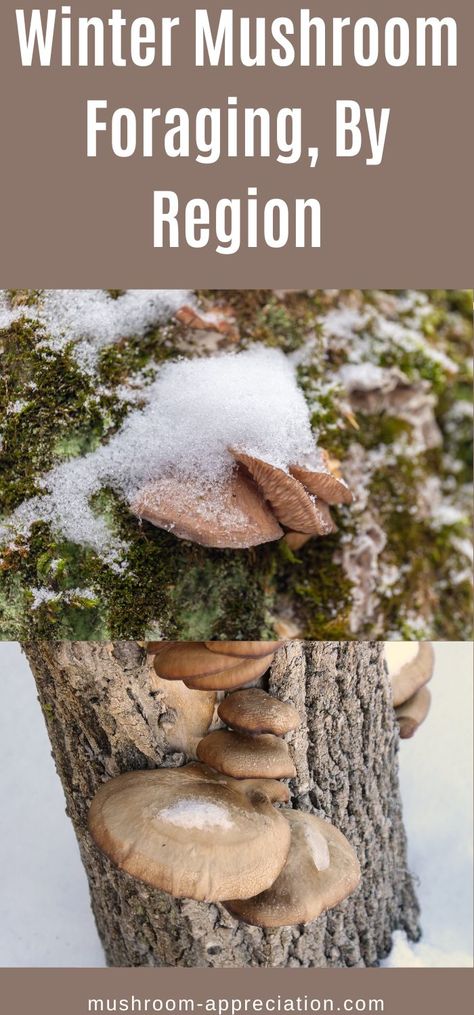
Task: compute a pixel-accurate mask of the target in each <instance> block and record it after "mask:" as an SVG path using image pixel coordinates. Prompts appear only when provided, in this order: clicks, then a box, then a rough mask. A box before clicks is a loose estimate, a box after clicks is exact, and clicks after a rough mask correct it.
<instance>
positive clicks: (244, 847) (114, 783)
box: [89, 769, 290, 902]
mask: <svg viewBox="0 0 474 1015" xmlns="http://www.w3.org/2000/svg"><path fill="white" fill-rule="evenodd" d="M286 826H287V822H286V821H285V818H284V817H283V816H282V814H281V812H280V811H278V810H276V809H275V808H274V807H273V806H272V804H271V803H270V801H269V799H268V797H267V796H266V795H265V794H264V793H262V792H261V791H260V790H256V789H253V788H252V789H249V790H248V791H247V792H246V793H245V792H242V790H241V789H240V790H236V789H234V788H233V787H232V786H231V785H230V783H226V784H223V783H221V782H216V781H215V780H211V779H209V778H208V777H206V775H205V774H204V773H200V774H199V775H197V774H193V775H192V776H191V777H190V776H189V775H187V774H186V771H185V770H184V769H156V770H155V771H140V772H128V773H126V774H125V775H120V776H118V777H117V778H116V779H111V780H110V781H109V782H106V783H104V785H103V786H101V787H100V789H99V791H98V792H97V794H96V796H95V797H94V800H93V801H92V805H91V808H90V811H89V829H90V832H91V834H92V836H93V838H94V840H95V842H96V843H97V845H98V846H99V847H100V849H101V850H102V851H103V852H104V853H105V854H106V855H107V856H108V857H109V858H110V859H111V860H112V861H113V863H115V864H116V866H117V867H119V868H120V870H123V871H126V873H127V874H131V875H132V876H133V877H135V878H139V879H140V880H141V881H145V882H146V883H147V884H149V885H153V886H154V887H156V888H161V889H162V890H163V891H165V892H169V893H170V894H171V895H174V896H175V898H190V899H197V900H200V901H208V902H213V901H219V900H222V899H224V898H227V897H228V895H229V889H230V894H231V895H233V894H234V893H236V897H238V898H240V897H241V896H242V895H254V894H256V893H257V892H260V891H263V890H264V888H268V887H269V886H270V885H271V884H272V883H273V881H274V880H275V878H276V877H278V874H279V873H280V871H281V869H282V867H283V865H284V863H285V860H286V857H287V855H288V850H289V844H290V833H289V829H288V830H287V827H286Z"/></svg>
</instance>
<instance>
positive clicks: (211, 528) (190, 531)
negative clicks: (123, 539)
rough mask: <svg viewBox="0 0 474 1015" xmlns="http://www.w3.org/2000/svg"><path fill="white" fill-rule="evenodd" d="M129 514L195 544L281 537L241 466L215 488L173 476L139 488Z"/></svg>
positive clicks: (234, 545)
mask: <svg viewBox="0 0 474 1015" xmlns="http://www.w3.org/2000/svg"><path fill="white" fill-rule="evenodd" d="M130 506H131V510H132V512H133V514H135V515H137V516H138V517H139V518H143V519H145V521H147V522H151V523H152V525H157V526H158V527H159V528H162V529H166V530H167V531H168V532H172V533H173V534H174V535H175V536H179V537H180V538H181V539H190V540H192V542H194V543H199V544H200V545H201V546H213V547H218V548H226V547H229V548H231V549H243V548H246V547H248V546H258V545H259V544H260V543H268V542H271V541H272V540H274V539H280V537H281V536H282V535H283V532H282V529H281V528H280V526H279V524H278V522H277V520H276V518H275V517H274V515H273V513H272V511H270V509H269V507H268V505H267V504H265V501H264V500H263V497H262V496H261V495H260V493H259V491H258V489H257V487H256V486H255V484H254V483H252V482H251V481H250V480H249V479H248V478H247V476H245V475H244V474H243V472H242V470H240V469H238V470H237V471H234V472H233V474H232V476H231V477H230V478H229V479H228V480H227V481H226V482H225V483H222V484H219V485H217V486H216V487H215V488H211V487H209V488H204V487H203V485H202V483H201V482H200V481H199V480H193V479H191V478H181V477H178V476H170V477H164V478H162V479H157V480H155V481H154V482H152V483H148V484H147V485H146V486H144V487H143V488H142V489H141V490H140V491H139V492H138V493H137V495H136V497H135V498H134V500H133V501H132V503H131V505H130Z"/></svg>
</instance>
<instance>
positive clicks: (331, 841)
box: [225, 810, 360, 927]
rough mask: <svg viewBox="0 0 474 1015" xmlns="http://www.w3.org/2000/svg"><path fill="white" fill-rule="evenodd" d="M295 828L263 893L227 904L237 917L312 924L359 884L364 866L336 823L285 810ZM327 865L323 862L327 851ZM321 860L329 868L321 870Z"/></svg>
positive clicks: (260, 923) (257, 921) (259, 924)
mask: <svg viewBox="0 0 474 1015" xmlns="http://www.w3.org/2000/svg"><path fill="white" fill-rule="evenodd" d="M281 813H284V814H285V816H286V819H287V821H288V822H289V824H290V826H291V846H290V852H289V855H288V859H287V861H286V864H285V866H284V868H283V870H282V872H281V874H280V875H279V877H278V878H277V879H276V881H275V882H274V883H273V885H272V886H271V888H268V889H267V890H266V891H265V892H262V893H261V895H257V896H256V897H254V898H248V899H244V900H241V899H232V901H230V902H229V901H227V902H226V903H225V906H226V909H228V910H229V912H230V913H232V915H233V916H236V917H238V918H239V919H240V920H244V921H245V922H246V923H250V924H254V925H255V926H257V927H290V926H292V925H293V924H297V923H310V922H311V921H312V920H316V919H317V917H318V916H320V915H321V913H324V912H325V910H326V909H332V907H333V906H337V904H338V903H339V902H342V900H343V899H345V898H347V896H348V895H350V894H351V893H352V892H353V891H354V890H355V889H356V888H357V885H358V884H359V881H360V867H359V863H358V860H357V857H356V855H355V853H354V850H353V849H352V846H351V845H350V844H349V842H348V841H347V839H346V837H345V836H344V835H343V834H342V832H339V831H338V829H337V828H335V827H334V825H331V824H329V822H327V821H323V820H322V818H317V817H315V815H313V814H307V813H306V812H305V811H293V810H287V811H283V812H281ZM321 839H322V840H323V841H324V842H325V843H326V845H327V848H328V852H329V866H325V863H327V859H325V851H324V848H323V845H322V842H321ZM318 864H320V865H321V864H322V866H323V868H325V869H318V866H317V865H318Z"/></svg>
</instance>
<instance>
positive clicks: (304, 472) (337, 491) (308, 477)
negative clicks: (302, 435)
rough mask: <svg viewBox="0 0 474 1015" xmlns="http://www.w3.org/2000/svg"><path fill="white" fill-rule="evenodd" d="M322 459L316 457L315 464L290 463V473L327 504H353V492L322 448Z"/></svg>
mask: <svg viewBox="0 0 474 1015" xmlns="http://www.w3.org/2000/svg"><path fill="white" fill-rule="evenodd" d="M319 454H320V456H321V457H320V461H319V462H318V461H317V459H316V458H315V461H314V464H313V463H311V462H309V463H308V464H307V465H306V464H305V465H303V464H298V465H290V473H291V475H292V476H294V477H295V479H299V481H300V483H302V484H303V486H305V487H306V489H307V490H309V492H310V493H312V494H314V495H315V496H316V497H320V498H321V500H324V501H325V502H326V504H352V500H353V497H352V493H351V491H350V490H349V487H348V486H347V483H345V482H344V480H343V479H342V477H341V475H340V474H339V471H338V470H337V469H336V468H335V466H334V465H333V463H332V460H331V459H330V457H329V455H328V454H327V452H326V451H322V450H320V452H319Z"/></svg>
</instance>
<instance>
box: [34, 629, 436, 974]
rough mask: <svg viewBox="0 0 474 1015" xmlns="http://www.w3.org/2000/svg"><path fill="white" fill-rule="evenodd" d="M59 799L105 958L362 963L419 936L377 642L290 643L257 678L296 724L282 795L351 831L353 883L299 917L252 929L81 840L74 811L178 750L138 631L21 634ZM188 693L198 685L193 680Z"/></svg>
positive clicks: (170, 715)
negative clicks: (357, 877)
mask: <svg viewBox="0 0 474 1015" xmlns="http://www.w3.org/2000/svg"><path fill="white" fill-rule="evenodd" d="M25 651H26V653H27V656H28V659H29V661H30V664H31V667H32V670H33V673H34V676H35V679H36V684H37V688H38V693H39V699H40V703H41V706H42V709H43V713H44V716H45V720H46V723H47V726H48V731H49V735H50V738H51V743H52V747H53V755H54V758H55V761H56V765H57V769H58V773H59V775H60V777H61V780H62V783H63V787H64V791H65V794H66V800H67V811H68V814H69V816H70V817H71V820H72V821H73V824H74V828H75V831H76V834H77V838H78V841H79V847H80V850H81V855H82V859H83V862H84V866H85V868H86V871H87V875H88V878H89V884H90V891H91V899H92V907H93V910H94V914H95V918H96V921H97V926H98V929H99V934H100V936H101V939H102V941H103V944H104V948H105V953H106V957H107V962H108V963H109V964H110V965H112V966H139V965H140V966H141V965H149V966H211V967H212V966H214V967H215V966H217V967H222V966H224V967H229V966H234V967H236V966H237V967H238V966H244V965H245V966H246V965H250V966H372V965H375V964H377V962H378V961H379V960H380V959H381V958H383V957H384V956H385V955H387V953H388V952H389V950H390V947H391V937H392V933H393V931H394V930H396V929H399V928H401V929H403V930H405V931H406V932H407V934H408V936H409V937H410V938H411V939H412V940H416V939H417V937H418V936H419V929H418V905H417V901H416V897H415V894H414V890H413V884H412V879H411V876H410V874H409V872H408V870H407V859H406V840H405V833H404V829H403V823H402V814H401V802H400V794H399V786H398V771H397V750H398V733H397V728H396V724H395V722H394V714H393V708H392V704H391V694H390V688H389V684H388V678H387V676H386V673H385V667H384V663H383V657H382V646H381V644H380V643H377V642H359V643H356V642H306V643H302V642H294V643H291V644H288V645H287V646H285V647H284V648H283V649H281V650H280V651H279V652H277V654H276V656H275V659H274V664H273V666H272V669H271V671H270V673H269V674H268V675H267V677H266V678H264V686H267V688H268V690H270V691H271V692H272V693H274V694H276V695H278V696H279V697H281V698H282V699H288V700H291V701H292V702H293V703H294V704H295V705H296V707H297V708H298V710H299V711H300V714H301V717H302V720H303V722H302V725H301V727H300V729H299V730H298V731H296V733H294V734H290V736H289V737H288V740H289V744H290V750H291V751H292V753H293V757H294V761H295V764H296V768H297V776H296V778H295V779H294V780H292V781H291V786H290V788H291V794H292V798H291V806H292V807H298V808H301V809H303V810H308V811H312V812H314V813H316V814H318V815H321V816H323V815H325V816H327V817H328V818H329V819H330V820H331V821H332V822H333V823H334V824H335V825H336V826H337V827H338V828H339V829H340V830H341V831H342V832H343V833H344V834H345V835H346V836H347V838H348V839H349V840H350V842H351V843H352V845H353V846H354V849H355V851H356V853H357V855H358V858H359V861H360V864H361V868H362V882H361V886H360V888H359V889H358V890H357V891H356V892H355V893H354V894H353V895H352V896H351V897H350V898H349V899H347V900H346V901H345V902H344V903H342V904H341V905H339V906H337V907H336V908H335V909H333V910H332V911H330V912H329V913H327V914H325V915H324V916H322V917H320V918H319V919H318V920H316V921H314V922H313V923H312V924H309V925H307V926H304V927H303V926H295V927H285V928H281V929H278V930H272V931H269V930H261V929H260V928H256V927H250V926H248V925H246V924H244V923H241V922H239V921H237V920H235V919H234V918H233V917H231V916H230V915H229V914H228V913H227V911H226V910H225V909H224V908H223V907H222V906H221V905H219V904H207V903H200V902H194V901H191V900H176V899H174V898H172V897H171V896H169V895H167V894H166V893H164V892H161V891H158V890H154V889H152V888H149V887H147V886H146V885H145V884H142V883H140V882H139V881H136V880H134V879H133V878H132V877H130V876H129V875H127V874H123V873H121V872H120V871H118V870H117V869H116V868H115V867H114V866H113V865H112V864H111V863H110V861H109V860H108V859H107V858H106V857H105V856H103V855H102V854H101V853H100V852H99V850H98V849H97V848H96V847H95V845H94V843H93V842H92V840H91V838H90V835H89V833H88V830H87V812H88V807H89V804H90V802H91V799H92V797H93V795H94V793H95V791H96V790H97V788H98V786H99V785H100V784H101V783H102V782H103V781H104V780H105V779H108V778H110V777H112V776H115V775H117V774H119V773H120V772H124V771H128V770H131V769H139V768H154V767H156V766H159V765H166V766H176V765H180V764H182V763H183V762H184V761H185V760H187V758H186V755H185V754H184V753H183V752H178V751H176V749H175V747H176V744H175V740H174V738H173V728H174V726H175V722H176V720H177V719H178V714H177V710H176V709H174V710H173V708H172V707H170V704H169V700H168V701H167V696H166V689H164V690H163V688H162V687H161V686H160V687H158V688H156V687H155V688H153V686H152V684H151V682H150V661H149V658H148V659H147V657H146V654H145V652H144V650H143V648H142V647H141V646H140V644H139V643H137V642H114V643H91V642H58V643H53V642H34V643H32V642H30V643H27V644H26V645H25ZM194 693H195V694H198V693H201V692H194Z"/></svg>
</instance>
